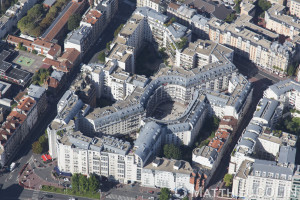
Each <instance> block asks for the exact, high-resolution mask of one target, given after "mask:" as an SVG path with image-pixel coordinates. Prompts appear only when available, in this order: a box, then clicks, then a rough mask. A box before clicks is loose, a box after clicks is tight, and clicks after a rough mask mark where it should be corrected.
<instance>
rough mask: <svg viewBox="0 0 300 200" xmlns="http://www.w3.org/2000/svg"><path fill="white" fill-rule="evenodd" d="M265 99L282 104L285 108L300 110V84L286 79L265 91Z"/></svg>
mask: <svg viewBox="0 0 300 200" xmlns="http://www.w3.org/2000/svg"><path fill="white" fill-rule="evenodd" d="M264 97H266V98H269V99H275V100H277V101H280V102H282V103H283V104H284V105H285V106H288V107H290V108H295V109H296V110H300V83H299V82H296V81H294V80H291V79H286V80H283V81H280V82H278V83H275V84H273V85H271V86H269V88H268V89H267V90H265V91H264Z"/></svg>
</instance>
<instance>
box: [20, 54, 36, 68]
mask: <svg viewBox="0 0 300 200" xmlns="http://www.w3.org/2000/svg"><path fill="white" fill-rule="evenodd" d="M34 61H35V60H34V59H31V58H28V57H25V56H19V58H18V59H17V63H18V64H19V65H24V66H26V67H31V65H32V64H33V63H34Z"/></svg>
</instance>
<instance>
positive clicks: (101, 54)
mask: <svg viewBox="0 0 300 200" xmlns="http://www.w3.org/2000/svg"><path fill="white" fill-rule="evenodd" d="M98 60H99V61H100V62H101V63H105V52H104V51H102V52H100V54H99V55H98Z"/></svg>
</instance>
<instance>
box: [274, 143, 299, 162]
mask: <svg viewBox="0 0 300 200" xmlns="http://www.w3.org/2000/svg"><path fill="white" fill-rule="evenodd" d="M295 159H296V149H295V148H294V147H290V146H281V147H280V152H279V158H278V162H279V163H284V164H295Z"/></svg>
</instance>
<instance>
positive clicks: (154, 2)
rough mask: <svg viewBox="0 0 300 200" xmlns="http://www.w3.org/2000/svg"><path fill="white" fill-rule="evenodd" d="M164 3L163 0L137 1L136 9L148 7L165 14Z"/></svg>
mask: <svg viewBox="0 0 300 200" xmlns="http://www.w3.org/2000/svg"><path fill="white" fill-rule="evenodd" d="M162 3H163V1H162V0H137V2H136V7H137V8H139V7H148V8H151V9H153V10H155V11H156V12H160V13H163V11H164V10H165V8H164V6H163V5H162Z"/></svg>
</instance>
